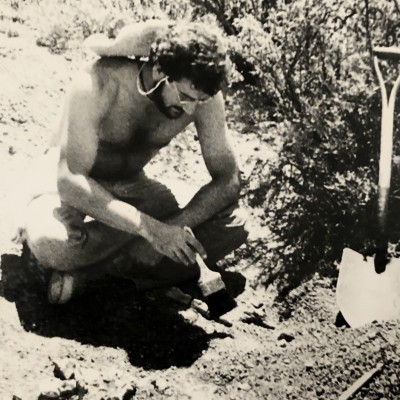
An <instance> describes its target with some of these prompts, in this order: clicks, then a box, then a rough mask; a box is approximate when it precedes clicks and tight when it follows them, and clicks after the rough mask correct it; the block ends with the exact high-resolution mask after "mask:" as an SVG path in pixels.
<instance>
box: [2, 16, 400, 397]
mask: <svg viewBox="0 0 400 400" xmlns="http://www.w3.org/2000/svg"><path fill="white" fill-rule="evenodd" d="M0 12H1V15H2V18H1V19H0V82H1V88H0V156H1V159H2V167H1V171H0V174H1V182H2V186H1V190H0V199H1V201H2V204H3V206H2V207H0V217H1V221H2V224H1V227H0V251H1V254H2V257H1V269H0V273H1V281H0V376H1V380H0V399H5V400H6V399H23V400H29V399H47V398H66V399H80V398H83V399H123V400H127V399H149V398H152V399H165V398H171V399H179V400H182V399H246V400H251V399H274V400H275V399H278V400H279V399H307V400H308V399H314V398H321V399H337V398H338V396H339V395H340V394H341V393H342V392H344V390H345V389H346V388H347V387H348V386H349V385H350V384H351V383H353V382H354V381H355V380H356V379H357V378H359V377H360V376H361V375H362V374H363V373H364V372H366V371H367V370H369V369H371V368H373V367H375V366H376V365H377V364H378V363H379V362H383V363H384V367H383V369H382V371H381V372H380V374H378V375H377V376H376V378H375V379H374V380H373V382H372V383H371V384H369V385H366V386H365V388H364V389H362V391H361V392H360V393H359V394H358V395H357V396H356V397H355V398H357V399H367V398H368V399H398V398H399V396H400V384H399V383H400V382H399V379H400V376H399V371H400V369H399V368H400V355H399V354H400V353H399V339H400V330H399V326H398V323H388V324H381V325H377V324H375V325H373V326H370V327H365V328H363V329H358V330H351V329H348V328H345V327H336V326H335V318H336V314H337V311H338V310H337V306H336V303H335V293H334V282H331V281H329V280H326V279H321V278H320V277H318V276H315V277H314V279H313V280H311V281H310V282H308V283H307V284H304V285H303V286H302V287H300V288H298V289H297V290H296V291H294V292H293V293H292V294H291V296H290V298H288V299H287V300H288V305H289V306H290V310H291V315H290V318H289V319H282V318H281V317H280V316H282V315H284V316H286V317H288V316H289V314H290V313H289V311H290V310H289V311H288V310H286V309H282V307H280V306H277V305H275V304H274V303H273V298H274V294H275V293H274V289H273V288H269V289H268V290H266V289H262V288H257V286H256V284H255V280H254V278H255V276H256V273H257V269H258V268H261V267H263V266H262V265H260V263H261V261H257V262H254V260H252V259H251V257H249V258H248V259H246V258H241V259H240V258H239V257H238V255H236V256H233V257H232V258H231V259H230V260H229V261H228V262H227V263H226V270H225V272H224V274H223V276H224V279H225V280H226V282H227V286H228V289H229V290H230V292H231V293H232V294H233V295H234V296H235V300H236V303H237V306H236V307H235V308H234V309H233V310H232V311H230V312H228V313H227V314H225V315H224V318H225V323H221V322H216V321H210V320H207V319H206V318H204V317H203V316H202V315H201V314H200V313H199V312H197V311H195V310H193V309H191V308H187V307H184V306H182V305H179V304H178V303H177V302H176V301H174V300H171V299H170V298H168V297H166V296H165V294H164V293H162V292H152V293H148V294H147V295H146V296H139V295H137V294H135V292H134V290H133V287H132V285H130V284H129V282H117V281H115V282H108V283H107V285H106V286H104V287H101V288H97V289H94V290H93V291H92V292H91V293H87V294H85V295H83V296H82V297H80V298H77V299H76V300H74V301H72V302H71V303H69V304H67V305H65V306H52V305H49V304H48V303H47V301H46V296H45V291H46V287H45V284H44V282H45V277H44V276H42V275H40V273H38V270H37V269H36V268H35V266H34V265H31V264H30V263H29V262H28V260H27V259H24V258H23V257H21V256H20V251H21V249H20V248H16V247H15V246H13V245H12V243H11V241H10V231H11V226H12V223H11V221H12V215H13V214H14V213H17V212H18V210H17V209H16V202H15V198H14V197H13V196H15V188H16V186H17V183H18V182H19V181H20V180H21V176H22V175H23V174H24V172H25V171H26V170H27V169H29V164H30V162H31V160H32V158H33V157H35V156H37V155H39V154H40V153H41V152H42V151H43V150H44V149H45V146H46V143H47V141H48V139H49V137H50V134H51V131H52V129H53V127H54V126H55V124H56V123H57V114H58V112H59V110H60V107H61V104H62V101H63V97H64V94H65V92H64V90H65V87H66V84H67V83H68V81H69V79H70V77H71V75H72V73H73V71H74V70H75V69H76V66H77V65H78V60H79V59H80V58H81V56H82V55H81V54H74V55H68V56H67V57H65V56H56V55H51V54H49V52H48V51H47V50H46V49H45V48H40V47H37V46H36V44H35V34H34V32H33V31H31V30H29V29H28V28H26V26H25V25H24V24H22V23H20V22H18V21H16V22H13V20H12V14H10V12H8V11H7V10H2V9H0ZM239 139H240V140H241V146H239V149H244V148H245V147H244V145H243V143H245V142H246V140H247V139H246V138H238V140H239ZM246 148H248V147H246ZM192 150H193V151H195V152H196V154H197V153H198V149H197V148H196V143H195V142H194V141H193V140H185V139H181V140H180V141H176V142H174V143H172V145H171V147H170V149H168V150H166V151H165V152H164V153H162V155H161V157H160V159H159V160H158V162H157V163H155V164H154V165H153V166H152V167H151V168H150V169H151V170H152V171H153V172H154V174H162V173H163V172H164V171H168V172H167V173H168V174H170V175H173V174H178V172H180V173H181V174H182V169H183V170H184V171H191V169H190V168H191V167H193V166H194V165H196V166H198V168H197V169H196V170H197V174H198V180H201V179H206V177H205V176H203V175H201V174H202V173H203V172H204V171H203V170H202V168H201V162H200V161H199V156H198V154H197V155H196V156H195V157H194V156H192ZM175 156H179V157H181V158H180V161H179V164H178V163H176V164H172V165H171V163H172V160H175ZM242 157H243V158H244V159H245V160H246V155H243V154H242ZM166 161H171V163H169V165H166V164H168V163H167V162H166ZM175 162H176V161H175ZM179 169H181V170H180V171H178V170H179ZM202 171H203V172H202ZM183 174H184V173H183ZM258 233H260V232H258ZM258 233H256V234H255V235H257V234H258ZM261 233H262V232H261Z"/></svg>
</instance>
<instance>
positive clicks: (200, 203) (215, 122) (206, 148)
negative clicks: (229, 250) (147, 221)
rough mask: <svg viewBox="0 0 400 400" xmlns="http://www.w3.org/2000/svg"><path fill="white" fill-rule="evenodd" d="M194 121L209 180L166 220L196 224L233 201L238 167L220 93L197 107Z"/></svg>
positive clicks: (237, 184) (237, 193) (237, 187)
mask: <svg viewBox="0 0 400 400" xmlns="http://www.w3.org/2000/svg"><path fill="white" fill-rule="evenodd" d="M195 124H196V129H197V133H198V136H199V141H200V145H201V149H202V154H203V158H204V161H205V164H206V166H207V169H208V171H209V173H210V175H211V178H212V180H211V182H209V183H208V184H207V185H205V186H203V187H202V188H201V189H200V190H199V191H198V192H197V193H196V195H195V196H194V198H193V199H192V200H191V201H190V202H189V204H188V205H187V206H186V207H185V208H184V209H183V210H182V211H180V212H179V213H177V214H176V215H175V216H174V217H173V218H170V219H169V220H168V222H169V223H172V224H176V225H179V226H190V227H195V226H197V225H199V224H201V223H202V222H204V221H206V220H207V219H209V218H210V217H212V216H213V215H215V214H216V213H218V212H219V211H221V210H222V209H224V208H225V207H226V206H228V205H230V204H232V203H234V202H236V201H237V200H238V198H239V192H240V177H239V167H238V164H237V161H236V158H235V155H234V153H233V150H232V147H231V144H230V143H229V139H228V136H227V132H226V126H225V110H224V102H223V97H222V94H221V93H218V94H217V95H216V96H215V97H214V98H213V99H212V100H211V101H210V102H208V103H206V104H203V105H201V106H198V109H197V110H196V115H195Z"/></svg>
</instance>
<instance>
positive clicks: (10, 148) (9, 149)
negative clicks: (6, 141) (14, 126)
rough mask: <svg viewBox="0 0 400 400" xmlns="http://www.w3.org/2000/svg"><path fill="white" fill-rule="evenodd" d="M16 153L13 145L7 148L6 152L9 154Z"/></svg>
mask: <svg viewBox="0 0 400 400" xmlns="http://www.w3.org/2000/svg"><path fill="white" fill-rule="evenodd" d="M16 153H17V150H15V148H14V147H13V146H10V147H9V148H8V154H10V155H12V156H13V155H14V154H16Z"/></svg>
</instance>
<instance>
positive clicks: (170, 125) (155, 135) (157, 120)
mask: <svg viewBox="0 0 400 400" xmlns="http://www.w3.org/2000/svg"><path fill="white" fill-rule="evenodd" d="M190 122H191V119H190V116H188V115H186V114H185V115H183V116H182V117H180V118H178V119H169V118H167V117H165V116H163V115H162V114H161V113H160V112H158V111H157V109H156V108H155V107H154V106H142V105H140V104H139V105H136V107H135V106H134V105H132V106H131V107H127V106H125V105H124V106H119V107H113V109H112V110H110V112H109V113H108V115H107V116H106V117H105V118H104V119H103V121H102V122H101V124H100V127H99V132H98V135H99V141H100V142H107V143H110V144H112V146H110V147H112V148H114V149H115V151H117V150H121V151H122V152H134V153H136V152H140V151H146V150H151V149H160V148H162V147H164V146H166V145H167V144H168V143H169V142H170V141H171V140H172V139H173V138H174V137H175V136H176V135H177V134H178V133H180V132H181V131H182V130H183V129H184V128H185V127H186V126H187V125H188V124H189V123H190Z"/></svg>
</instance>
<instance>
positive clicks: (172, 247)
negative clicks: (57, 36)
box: [57, 72, 204, 264]
mask: <svg viewBox="0 0 400 400" xmlns="http://www.w3.org/2000/svg"><path fill="white" fill-rule="evenodd" d="M106 85H107V86H106V87H104V86H103V85H102V84H100V83H99V82H98V78H97V76H96V74H94V73H93V72H92V73H88V72H81V73H80V75H79V76H78V77H77V79H76V81H75V83H74V84H73V87H72V89H71V92H70V94H69V99H68V102H67V103H68V104H67V105H68V117H67V121H66V122H67V127H66V129H65V132H64V136H63V138H62V143H61V156H60V163H59V172H58V180H57V183H58V190H59V193H60V196H61V199H62V201H65V202H67V203H68V204H70V205H72V206H73V207H75V208H77V209H79V210H81V211H83V212H84V213H86V214H87V215H90V216H91V217H93V218H94V219H96V220H98V221H100V222H103V223H104V224H106V225H109V226H111V227H114V228H117V229H120V230H123V231H126V232H128V233H131V234H136V235H140V236H142V237H144V238H145V239H147V241H149V242H150V243H151V244H152V246H153V247H154V249H155V250H156V251H157V252H159V253H161V254H163V255H166V256H168V257H170V258H171V259H173V260H175V261H177V262H183V263H186V264H187V263H189V262H194V260H195V259H194V255H193V251H192V250H191V247H193V248H195V249H196V250H197V251H198V252H200V253H204V249H203V248H202V247H201V245H200V243H199V242H198V241H197V240H196V239H194V238H193V237H191V235H190V234H189V233H188V232H186V231H185V230H184V229H182V228H181V227H178V226H171V225H167V224H165V223H162V222H160V221H158V220H156V219H154V218H152V217H150V216H149V215H147V214H144V213H142V212H140V211H139V210H137V209H136V208H135V207H133V206H131V205H130V204H128V203H125V202H123V201H121V200H118V199H116V198H115V197H114V196H113V195H112V194H111V193H110V192H108V191H107V190H105V189H104V188H103V187H102V186H101V185H100V184H99V183H97V182H96V181H95V180H94V179H92V178H91V177H90V176H89V173H90V171H91V169H92V167H93V165H94V162H95V160H96V155H97V149H98V129H99V125H100V123H101V120H102V117H103V116H104V115H105V114H106V113H107V112H108V110H109V107H110V105H111V104H112V103H113V101H114V96H115V95H116V93H117V88H116V83H114V82H113V81H112V80H109V81H108V82H107V83H106Z"/></svg>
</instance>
